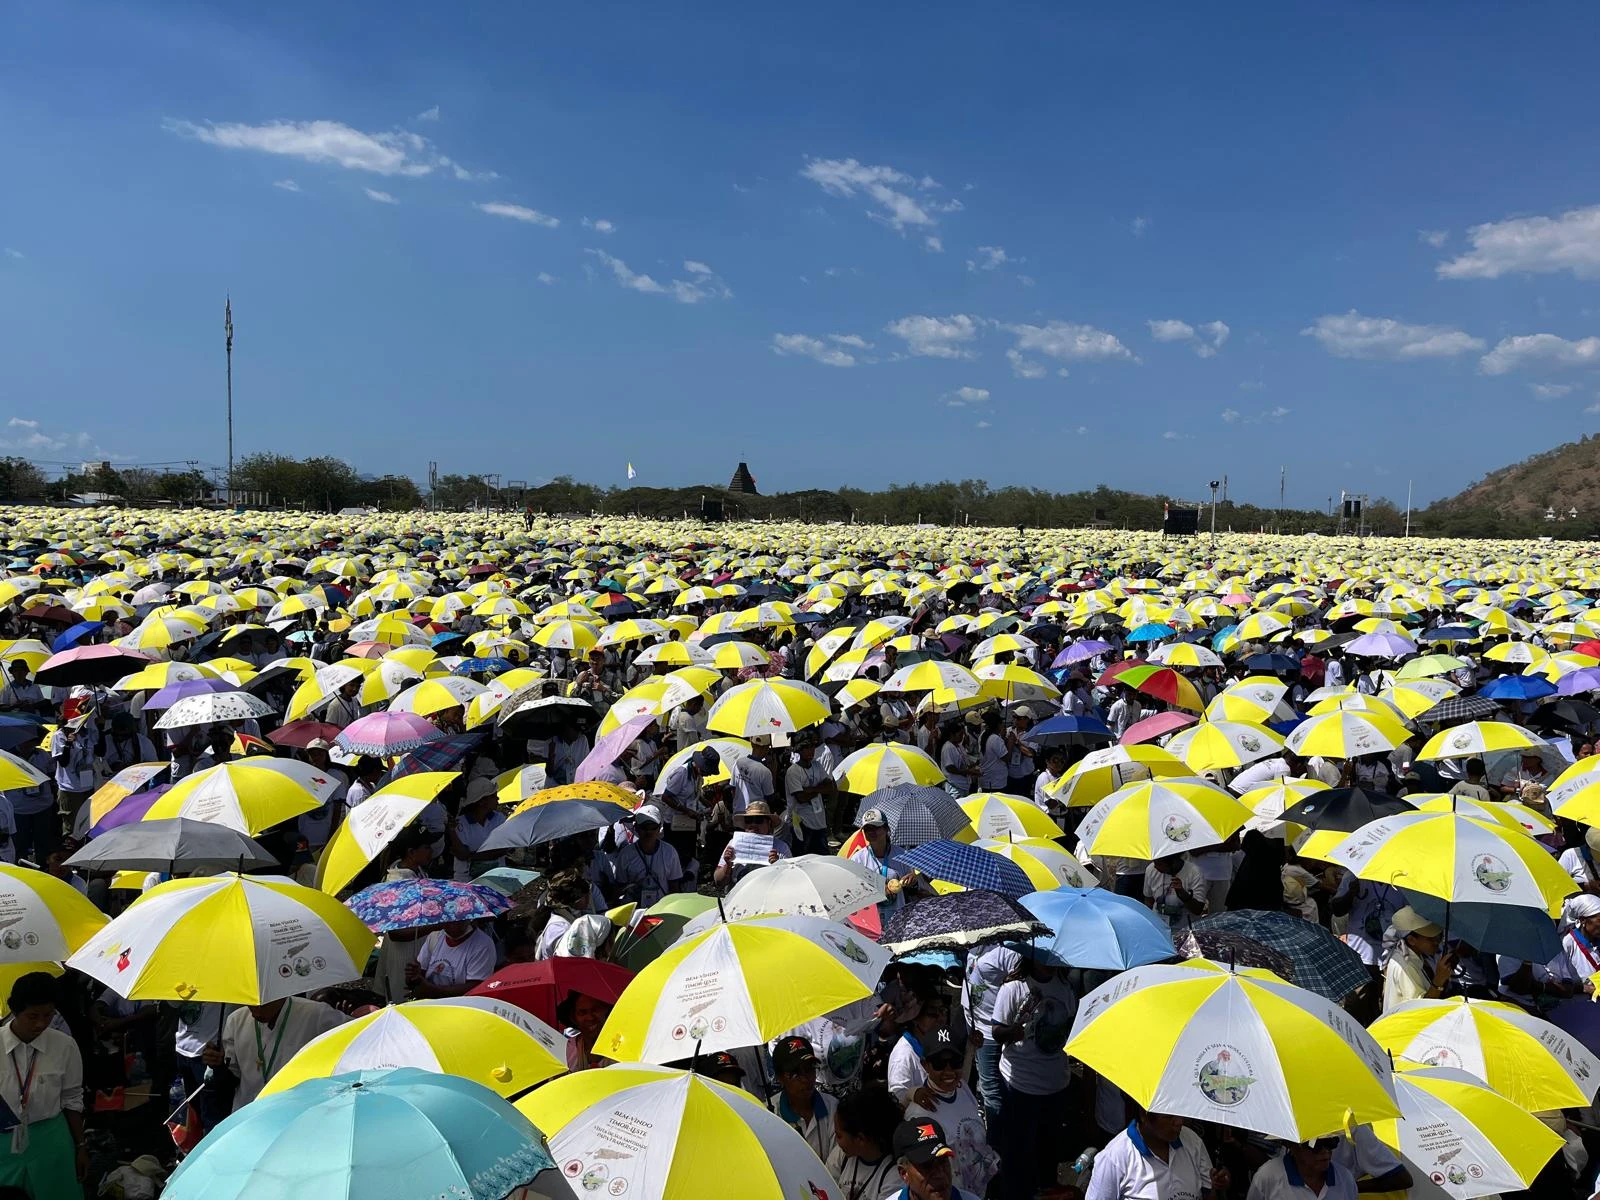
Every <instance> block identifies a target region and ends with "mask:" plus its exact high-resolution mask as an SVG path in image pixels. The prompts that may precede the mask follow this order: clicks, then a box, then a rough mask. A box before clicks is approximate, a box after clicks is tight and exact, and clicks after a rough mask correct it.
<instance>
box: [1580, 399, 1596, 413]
mask: <svg viewBox="0 0 1600 1200" xmlns="http://www.w3.org/2000/svg"><path fill="white" fill-rule="evenodd" d="M1583 411H1584V412H1586V413H1600V400H1596V401H1595V402H1594V403H1593V404H1591V405H1589V407H1588V408H1586V409H1584V410H1583Z"/></svg>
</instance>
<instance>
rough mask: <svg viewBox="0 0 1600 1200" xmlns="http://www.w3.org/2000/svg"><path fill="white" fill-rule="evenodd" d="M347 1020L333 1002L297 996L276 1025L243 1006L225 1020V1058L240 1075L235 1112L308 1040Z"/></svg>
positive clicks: (235, 1094) (223, 1039)
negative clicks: (257, 1016) (251, 1013)
mask: <svg viewBox="0 0 1600 1200" xmlns="http://www.w3.org/2000/svg"><path fill="white" fill-rule="evenodd" d="M347 1020H349V1018H348V1017H346V1016H345V1015H344V1014H343V1013H342V1012H340V1011H339V1010H338V1009H337V1008H334V1007H333V1006H332V1005H331V1004H323V1003H321V1002H320V1001H317V1000H308V999H307V998H306V997H304V996H295V997H294V998H293V999H290V1000H286V1001H285V1002H284V1005H283V1008H282V1009H280V1010H279V1012H278V1020H277V1023H276V1024H275V1025H270V1026H269V1025H263V1024H261V1023H260V1022H259V1021H257V1020H256V1019H255V1018H254V1017H253V1016H251V1015H250V1010H249V1009H248V1008H244V1007H240V1008H236V1009H234V1010H233V1011H232V1012H231V1013H229V1014H228V1016H227V1019H226V1020H224V1021H223V1022H222V1057H223V1059H224V1060H225V1061H226V1062H227V1064H228V1069H229V1070H230V1071H232V1072H233V1073H234V1074H235V1075H236V1076H238V1078H239V1090H238V1091H236V1092H234V1094H233V1111H234V1112H238V1111H239V1110H240V1109H241V1108H243V1107H244V1106H245V1105H246V1104H249V1103H250V1101H252V1100H254V1099H255V1098H256V1097H257V1096H259V1095H260V1094H261V1089H262V1088H264V1087H266V1086H267V1083H268V1081H269V1080H271V1078H272V1077H273V1076H274V1075H276V1074H277V1073H278V1072H279V1071H280V1070H282V1069H283V1064H284V1063H286V1062H288V1061H289V1060H290V1059H291V1058H293V1057H294V1056H295V1054H296V1053H297V1052H298V1051H299V1050H300V1049H301V1047H303V1046H305V1045H306V1044H307V1043H308V1042H312V1041H315V1040H316V1039H317V1038H319V1037H321V1036H322V1035H323V1034H325V1033H327V1032H328V1030H330V1029H336V1028H337V1027H338V1026H340V1025H343V1024H344V1023H345V1022H346V1021H347Z"/></svg>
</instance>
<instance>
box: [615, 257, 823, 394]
mask: <svg viewBox="0 0 1600 1200" xmlns="http://www.w3.org/2000/svg"><path fill="white" fill-rule="evenodd" d="M584 253H585V254H592V255H594V256H595V257H596V258H598V259H599V260H600V261H601V262H602V263H604V264H605V266H606V267H607V268H608V269H609V270H610V271H611V274H612V275H613V276H615V277H616V280H617V282H618V283H620V284H621V285H622V286H623V287H625V288H630V289H632V290H633V291H635V292H644V293H646V294H647V295H656V296H671V297H672V298H673V299H674V300H676V301H677V302H678V303H679V304H698V303H700V301H702V300H726V299H728V298H729V297H730V296H732V295H733V292H732V291H730V290H729V289H728V286H727V284H725V283H723V282H722V281H721V280H720V279H718V278H717V277H716V276H715V275H714V274H711V273H710V269H709V268H707V273H705V274H700V273H698V272H696V273H695V275H694V278H693V279H670V280H668V281H667V282H666V283H662V282H660V281H659V280H657V279H655V278H653V277H651V276H649V275H644V274H640V273H638V272H635V271H633V270H631V269H629V267H628V264H627V263H625V262H623V261H622V260H621V259H620V258H616V257H614V256H612V255H610V254H607V253H606V252H605V251H604V250H595V249H592V248H591V249H589V250H585V251H584ZM695 265H696V266H705V264H704V263H696V264H695ZM835 365H837V364H835Z"/></svg>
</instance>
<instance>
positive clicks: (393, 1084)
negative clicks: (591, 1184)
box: [162, 1067, 569, 1200]
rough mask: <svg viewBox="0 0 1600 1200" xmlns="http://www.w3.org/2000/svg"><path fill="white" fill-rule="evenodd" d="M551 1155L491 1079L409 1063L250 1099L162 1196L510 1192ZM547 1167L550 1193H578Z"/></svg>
mask: <svg viewBox="0 0 1600 1200" xmlns="http://www.w3.org/2000/svg"><path fill="white" fill-rule="evenodd" d="M552 1165H553V1163H552V1162H551V1159H550V1155H549V1153H548V1152H547V1151H546V1149H545V1142H544V1135H543V1134H542V1133H540V1132H539V1130H538V1129H536V1128H535V1127H534V1125H533V1122H531V1121H529V1120H528V1118H527V1117H525V1116H523V1115H522V1114H521V1113H519V1112H518V1111H517V1110H516V1109H515V1108H513V1107H512V1106H511V1105H510V1104H509V1103H508V1102H507V1101H505V1100H502V1099H501V1098H500V1097H499V1096H498V1095H496V1094H495V1093H494V1092H492V1091H490V1090H489V1089H488V1088H486V1087H484V1086H483V1085H482V1084H478V1083H473V1082H472V1081H471V1080H468V1079H461V1078H458V1077H456V1076H454V1075H437V1074H434V1073H432V1072H430V1071H419V1070H416V1069H415V1068H412V1067H401V1068H398V1069H396V1070H393V1071H358V1072H355V1073H353V1074H349V1075H335V1076H334V1077H333V1078H332V1079H308V1080H307V1081H306V1082H305V1083H302V1084H300V1085H298V1086H297V1087H293V1088H290V1089H289V1090H288V1091H286V1092H280V1093H278V1094H277V1095H275V1096H265V1097H262V1098H261V1099H258V1100H255V1101H252V1102H251V1103H250V1104H247V1105H245V1106H244V1107H243V1108H241V1109H240V1110H239V1111H238V1112H236V1113H234V1114H233V1115H232V1116H231V1117H229V1118H228V1119H227V1120H226V1121H224V1122H223V1123H222V1124H221V1125H218V1126H217V1127H216V1128H215V1129H214V1130H212V1131H211V1134H210V1135H209V1136H208V1137H207V1138H206V1139H205V1141H203V1142H201V1143H200V1145H199V1146H198V1147H197V1148H196V1149H195V1151H194V1153H192V1154H190V1155H189V1157H188V1158H186V1159H184V1160H183V1162H182V1163H181V1164H180V1165H179V1166H178V1169H177V1170H176V1171H175V1172H173V1175H172V1178H171V1180H170V1181H169V1182H168V1183H167V1188H166V1191H164V1192H162V1196H163V1197H164V1198H165V1200H235V1197H238V1198H240V1200H308V1198H310V1197H316V1198H317V1200H436V1198H437V1197H440V1196H449V1197H452V1198H454V1197H459V1198H460V1200H504V1197H505V1196H506V1195H507V1193H509V1192H512V1191H514V1190H515V1189H517V1188H519V1187H522V1186H524V1185H525V1184H529V1183H531V1182H533V1179H534V1176H536V1175H538V1174H539V1173H540V1172H541V1171H544V1170H547V1169H549V1168H550V1167H551V1166H552ZM550 1178H551V1179H552V1180H553V1181H554V1184H553V1186H552V1187H551V1188H550V1189H549V1190H548V1191H547V1192H546V1193H545V1194H546V1195H548V1196H551V1197H555V1196H565V1195H568V1194H569V1193H568V1192H566V1191H564V1190H561V1189H564V1188H565V1184H564V1183H563V1182H562V1181H561V1179H560V1177H559V1176H558V1175H552V1176H551V1177H550ZM541 1183H542V1181H541Z"/></svg>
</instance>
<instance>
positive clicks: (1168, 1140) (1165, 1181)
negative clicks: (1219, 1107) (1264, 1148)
mask: <svg viewBox="0 0 1600 1200" xmlns="http://www.w3.org/2000/svg"><path fill="white" fill-rule="evenodd" d="M1229 1182H1230V1180H1229V1176H1228V1171H1227V1168H1226V1167H1213V1166H1212V1165H1211V1155H1210V1153H1209V1152H1208V1151H1207V1150H1206V1145H1205V1143H1204V1142H1202V1141H1201V1140H1200V1135H1199V1134H1197V1133H1195V1131H1194V1130H1192V1129H1189V1128H1188V1127H1187V1126H1186V1125H1185V1124H1184V1120H1183V1118H1182V1117H1179V1116H1169V1115H1167V1114H1165V1113H1153V1112H1146V1111H1144V1110H1143V1109H1141V1110H1140V1111H1139V1112H1138V1114H1137V1115H1136V1116H1135V1117H1134V1118H1133V1120H1131V1121H1129V1122H1128V1127H1127V1128H1126V1129H1124V1130H1123V1131H1122V1132H1121V1133H1119V1134H1117V1136H1116V1137H1114V1138H1112V1139H1111V1140H1110V1141H1109V1142H1107V1143H1106V1148H1105V1149H1104V1150H1102V1151H1100V1153H1099V1154H1098V1155H1097V1156H1096V1157H1095V1160H1094V1173H1093V1174H1092V1175H1090V1176H1089V1186H1088V1187H1087V1188H1086V1189H1085V1190H1084V1200H1207V1198H1208V1197H1210V1196H1211V1195H1212V1194H1213V1193H1216V1194H1217V1195H1224V1194H1226V1193H1227V1190H1228V1184H1229Z"/></svg>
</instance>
